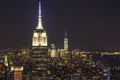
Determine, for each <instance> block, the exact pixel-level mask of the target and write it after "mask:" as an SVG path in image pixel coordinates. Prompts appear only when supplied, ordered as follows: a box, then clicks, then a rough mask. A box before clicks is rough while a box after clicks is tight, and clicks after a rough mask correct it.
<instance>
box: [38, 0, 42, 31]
mask: <svg viewBox="0 0 120 80" xmlns="http://www.w3.org/2000/svg"><path fill="white" fill-rule="evenodd" d="M36 29H43V27H42V15H41V2H40V1H39V15H38V26H37V28H36Z"/></svg>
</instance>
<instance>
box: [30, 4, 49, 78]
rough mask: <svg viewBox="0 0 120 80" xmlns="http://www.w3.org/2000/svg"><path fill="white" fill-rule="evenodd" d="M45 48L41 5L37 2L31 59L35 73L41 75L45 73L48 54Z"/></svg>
mask: <svg viewBox="0 0 120 80" xmlns="http://www.w3.org/2000/svg"><path fill="white" fill-rule="evenodd" d="M47 46H48V45H47V34H46V31H45V29H44V28H43V26H42V16H41V3H40V2H39V16H38V26H37V27H36V29H35V30H34V33H33V39H32V55H31V58H32V61H33V65H34V70H35V72H36V73H38V74H41V75H43V74H45V72H46V65H47V54H48V47H47ZM39 71H40V72H39ZM38 76H39V75H38Z"/></svg>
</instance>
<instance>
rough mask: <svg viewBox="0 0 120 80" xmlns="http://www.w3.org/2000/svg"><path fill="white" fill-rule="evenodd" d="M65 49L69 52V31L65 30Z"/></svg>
mask: <svg viewBox="0 0 120 80" xmlns="http://www.w3.org/2000/svg"><path fill="white" fill-rule="evenodd" d="M64 50H65V52H66V53H67V52H68V38H67V31H65V37H64Z"/></svg>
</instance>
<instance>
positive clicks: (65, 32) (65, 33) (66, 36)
mask: <svg viewBox="0 0 120 80" xmlns="http://www.w3.org/2000/svg"><path fill="white" fill-rule="evenodd" d="M65 38H67V30H65Z"/></svg>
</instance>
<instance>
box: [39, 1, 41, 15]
mask: <svg viewBox="0 0 120 80" xmlns="http://www.w3.org/2000/svg"><path fill="white" fill-rule="evenodd" d="M39 17H41V2H40V1H39Z"/></svg>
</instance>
